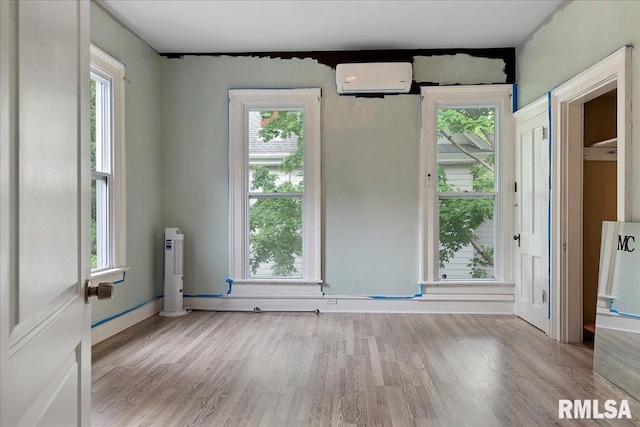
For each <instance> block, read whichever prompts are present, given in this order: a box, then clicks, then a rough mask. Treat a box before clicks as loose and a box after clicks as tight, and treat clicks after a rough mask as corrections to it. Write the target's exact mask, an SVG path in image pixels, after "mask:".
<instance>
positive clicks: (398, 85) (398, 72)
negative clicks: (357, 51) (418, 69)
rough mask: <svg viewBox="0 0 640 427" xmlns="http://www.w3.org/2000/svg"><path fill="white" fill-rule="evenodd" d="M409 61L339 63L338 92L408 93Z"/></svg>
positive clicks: (409, 78)
mask: <svg viewBox="0 0 640 427" xmlns="http://www.w3.org/2000/svg"><path fill="white" fill-rule="evenodd" d="M411 81H412V69H411V63H409V62H369V63H364V64H338V66H337V67H336V86H337V88H338V93H407V92H409V90H410V89H411Z"/></svg>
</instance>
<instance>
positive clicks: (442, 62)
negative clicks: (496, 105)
mask: <svg viewBox="0 0 640 427" xmlns="http://www.w3.org/2000/svg"><path fill="white" fill-rule="evenodd" d="M413 80H414V81H415V82H417V83H421V82H438V83H440V84H441V85H454V84H461V85H464V84H499V83H508V76H507V71H506V63H505V60H504V59H502V58H482V57H477V56H471V55H467V54H465V53H458V54H455V55H438V56H414V57H413Z"/></svg>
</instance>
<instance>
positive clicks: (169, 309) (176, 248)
mask: <svg viewBox="0 0 640 427" xmlns="http://www.w3.org/2000/svg"><path fill="white" fill-rule="evenodd" d="M183 246H184V234H182V232H181V231H180V229H179V228H165V229H164V298H163V309H162V311H161V312H160V316H165V317H178V316H184V315H185V314H187V310H185V309H184V307H183V306H182V266H183V257H182V253H183V252H182V251H183Z"/></svg>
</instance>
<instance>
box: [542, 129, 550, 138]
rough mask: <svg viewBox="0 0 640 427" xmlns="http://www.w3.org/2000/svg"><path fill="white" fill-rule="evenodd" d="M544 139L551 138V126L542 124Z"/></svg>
mask: <svg viewBox="0 0 640 427" xmlns="http://www.w3.org/2000/svg"><path fill="white" fill-rule="evenodd" d="M542 139H549V128H548V127H546V126H542Z"/></svg>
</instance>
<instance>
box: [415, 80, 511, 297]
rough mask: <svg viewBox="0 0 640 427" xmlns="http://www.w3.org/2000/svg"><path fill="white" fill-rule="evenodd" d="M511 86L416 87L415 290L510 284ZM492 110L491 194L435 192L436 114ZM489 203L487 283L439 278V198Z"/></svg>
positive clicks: (436, 161)
mask: <svg viewBox="0 0 640 427" xmlns="http://www.w3.org/2000/svg"><path fill="white" fill-rule="evenodd" d="M511 96H512V86H511V85H490V86H489V85H488V86H451V87H422V88H421V129H420V181H421V182H420V272H419V275H420V281H419V283H420V284H421V285H438V286H447V285H452V286H459V285H470V286H473V285H485V284H505V285H512V284H513V267H512V264H513V256H512V252H513V251H512V246H513V211H512V210H513V203H514V199H513V191H514V189H513V186H514V175H513V153H514V150H513V135H514V125H513V115H512V112H511V105H512V104H511ZM465 108H494V109H495V143H494V156H495V160H494V161H495V191H493V192H489V193H469V194H465V192H458V193H439V192H438V110H439V109H465ZM480 196H482V197H488V198H493V199H494V203H495V207H494V209H495V210H494V217H493V223H494V227H493V242H494V254H493V256H494V265H493V272H492V274H493V278H491V279H481V278H480V279H474V278H471V277H469V279H461V278H456V279H445V278H443V277H441V275H440V274H439V252H440V243H439V242H440V235H439V224H438V222H439V219H438V218H439V203H440V200H441V199H443V198H448V197H453V198H465V197H480Z"/></svg>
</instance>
